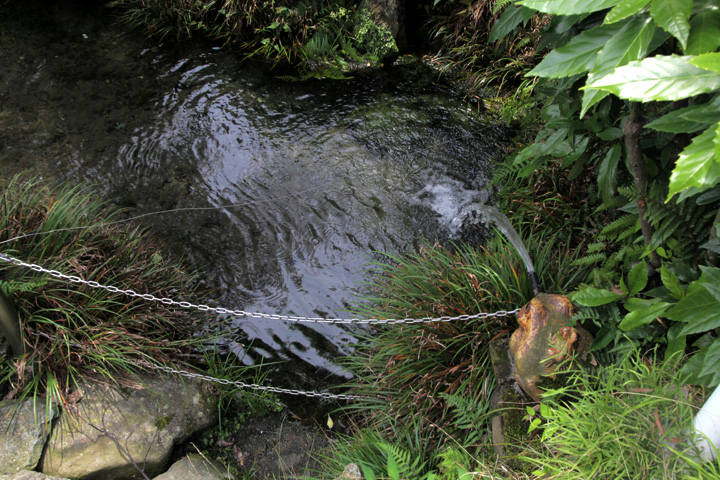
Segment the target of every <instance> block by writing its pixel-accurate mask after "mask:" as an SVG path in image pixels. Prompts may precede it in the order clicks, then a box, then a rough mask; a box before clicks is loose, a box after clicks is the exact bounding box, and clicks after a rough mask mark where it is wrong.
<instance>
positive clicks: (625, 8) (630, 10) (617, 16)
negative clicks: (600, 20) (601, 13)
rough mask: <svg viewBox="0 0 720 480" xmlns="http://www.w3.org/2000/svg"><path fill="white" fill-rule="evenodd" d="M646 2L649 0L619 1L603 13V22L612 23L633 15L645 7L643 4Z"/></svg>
mask: <svg viewBox="0 0 720 480" xmlns="http://www.w3.org/2000/svg"><path fill="white" fill-rule="evenodd" d="M648 3H650V0H625V1H624V2H620V3H618V4H617V5H615V6H614V7H613V8H612V10H610V11H609V12H608V13H607V15H605V23H614V22H617V21H619V20H622V19H623V18H627V17H629V16H631V15H635V14H636V13H638V12H639V11H640V10H642V9H643V8H645V5H647V4H648Z"/></svg>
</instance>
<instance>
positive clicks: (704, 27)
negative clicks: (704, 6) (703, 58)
mask: <svg viewBox="0 0 720 480" xmlns="http://www.w3.org/2000/svg"><path fill="white" fill-rule="evenodd" d="M718 47H720V12H718V11H717V10H704V11H702V12H699V13H698V14H697V15H695V16H694V17H693V18H691V19H690V36H689V37H688V42H687V47H686V48H685V53H686V54H688V55H700V54H702V53H707V52H712V51H714V50H716V49H717V48H718Z"/></svg>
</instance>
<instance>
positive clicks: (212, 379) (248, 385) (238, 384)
mask: <svg viewBox="0 0 720 480" xmlns="http://www.w3.org/2000/svg"><path fill="white" fill-rule="evenodd" d="M32 333H33V334H34V335H40V336H42V337H45V338H47V339H49V340H54V339H55V337H54V336H53V335H50V334H47V333H45V332H36V331H33V332H32ZM67 343H68V345H71V346H73V347H76V348H80V349H83V350H84V349H86V348H87V347H86V346H84V345H81V344H79V343H75V342H67ZM135 364H136V365H140V366H142V367H147V368H150V369H152V370H160V371H161V372H165V373H171V374H176V375H182V376H183V377H188V378H197V379H198V380H202V381H204V382H210V383H218V384H220V385H233V386H235V387H238V388H249V389H251V390H260V391H265V392H272V393H285V394H288V395H297V396H304V397H310V398H329V399H335V400H358V399H361V398H369V397H365V396H362V395H347V394H344V393H328V392H314V391H307V390H294V389H290V388H279V387H268V386H265V385H258V384H256V383H245V382H240V381H233V380H228V379H226V378H217V377H212V376H210V375H203V374H201V373H193V372H188V371H187V370H177V369H175V368H172V367H166V366H164V365H156V364H154V363H150V362H146V361H143V360H138V361H136V362H135ZM373 398H375V397H373ZM376 398H380V397H376Z"/></svg>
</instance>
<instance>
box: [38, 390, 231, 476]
mask: <svg viewBox="0 0 720 480" xmlns="http://www.w3.org/2000/svg"><path fill="white" fill-rule="evenodd" d="M207 392H208V389H207V386H206V385H204V384H202V383H200V382H199V381H191V380H189V379H184V380H183V381H180V380H178V379H176V378H174V377H149V378H146V379H144V381H143V384H142V387H141V388H135V389H131V388H122V389H118V388H115V387H110V386H107V385H99V384H92V385H88V386H86V387H84V388H83V398H82V400H81V401H80V402H79V403H78V404H76V405H75V406H74V408H73V409H74V410H75V411H74V412H70V414H67V413H66V414H65V415H63V417H62V418H61V421H60V423H59V424H58V425H57V426H56V427H55V429H54V430H53V433H52V436H51V438H50V440H49V441H48V446H47V451H46V453H45V455H44V456H43V460H42V462H41V463H42V465H41V467H42V468H41V471H42V472H44V473H46V474H50V475H57V476H63V477H70V478H83V479H84V480H95V479H97V480H99V479H102V480H116V479H122V480H127V479H130V478H141V475H140V473H139V471H138V469H142V471H143V472H144V473H145V474H146V475H148V476H150V477H151V476H153V475H157V474H159V473H161V472H162V471H164V470H165V469H166V467H167V464H168V462H169V459H170V454H171V451H172V448H173V446H175V445H176V444H179V443H181V442H183V441H184V440H186V439H187V438H188V437H189V436H190V435H192V434H193V433H195V432H197V431H200V430H203V429H205V428H207V427H209V426H211V425H212V424H213V423H214V422H216V420H217V416H216V408H215V407H216V404H215V402H214V399H213V397H212V396H211V395H210V394H209V393H207ZM133 461H134V462H135V464H136V465H137V467H136V466H134V465H133V464H132V462H133Z"/></svg>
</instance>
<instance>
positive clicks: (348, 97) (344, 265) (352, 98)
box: [0, 25, 502, 373]
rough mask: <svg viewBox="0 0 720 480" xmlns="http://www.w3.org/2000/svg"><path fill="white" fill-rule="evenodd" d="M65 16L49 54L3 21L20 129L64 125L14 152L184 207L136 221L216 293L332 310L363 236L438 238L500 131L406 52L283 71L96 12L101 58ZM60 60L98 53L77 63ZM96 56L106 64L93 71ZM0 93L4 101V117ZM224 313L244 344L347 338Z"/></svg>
mask: <svg viewBox="0 0 720 480" xmlns="http://www.w3.org/2000/svg"><path fill="white" fill-rule="evenodd" d="M14 28H26V29H30V30H32V26H25V27H22V26H17V25H15V26H14ZM67 28H69V29H70V31H69V32H64V34H65V37H64V38H63V42H65V45H66V48H65V49H64V52H65V53H64V55H65V56H64V57H62V58H58V57H57V56H52V55H51V56H50V57H47V47H46V46H44V45H43V41H45V42H52V41H53V39H52V38H50V37H51V36H52V35H57V32H55V31H53V30H48V29H46V30H45V32H50V33H43V32H42V31H40V32H39V31H34V30H32V31H30V33H26V34H24V35H23V33H22V32H21V31H16V32H14V34H15V36H16V38H20V39H26V40H27V42H26V44H24V45H23V48H22V53H21V52H20V49H18V48H13V47H8V45H7V44H5V43H3V44H2V47H1V48H0V61H3V63H4V64H5V65H9V70H8V73H6V74H4V77H3V80H4V81H3V82H2V89H3V90H2V95H3V96H4V97H7V98H12V99H13V101H12V102H11V104H12V105H13V106H15V105H17V108H18V109H19V108H21V106H22V103H23V102H30V104H29V105H25V106H24V107H22V108H25V111H27V110H28V109H34V110H35V111H36V115H37V118H38V120H37V122H36V123H33V124H30V123H27V124H26V126H27V130H28V132H29V135H30V136H32V137H34V138H41V137H42V136H43V135H47V134H48V133H47V130H48V129H55V130H58V131H61V129H63V128H64V129H65V130H66V132H67V133H64V134H62V133H60V134H58V135H59V136H58V141H56V142H50V143H49V144H48V145H47V146H46V147H45V148H38V149H35V150H32V151H29V152H28V153H27V154H25V156H22V155H21V157H20V160H19V163H22V162H23V161H25V162H31V161H33V159H36V158H35V157H33V155H35V156H36V157H41V156H44V158H45V162H46V163H44V165H46V167H45V168H46V171H47V170H53V169H55V170H56V173H55V174H56V176H57V177H58V178H63V179H68V180H70V181H73V182H93V183H96V184H98V185H99V186H100V188H101V190H102V193H103V195H105V196H107V197H108V198H110V199H111V200H112V201H113V202H114V203H116V204H117V205H120V206H124V207H131V208H133V209H136V211H138V212H139V213H145V212H150V211H156V210H166V209H174V208H182V209H190V210H183V211H181V212H177V213H174V214H165V215H160V216H154V217H149V218H148V220H147V223H148V224H149V225H151V226H152V227H153V230H154V231H155V232H156V233H157V234H159V235H160V236H161V237H163V238H164V239H166V240H167V241H168V242H169V243H170V244H171V245H172V247H173V248H174V249H176V251H178V252H181V253H183V254H186V255H187V256H188V257H189V258H190V259H191V260H193V261H194V262H195V263H196V264H197V265H198V266H199V267H200V269H201V271H202V272H203V274H204V278H205V281H206V282H207V284H208V285H209V286H211V287H213V288H214V289H215V292H216V298H215V299H216V301H217V302H218V304H221V305H223V306H225V307H228V308H233V309H235V308H240V309H243V310H246V311H262V312H268V313H280V314H288V315H302V316H306V315H307V316H334V317H347V316H348V315H349V314H348V313H346V311H345V310H346V309H347V308H348V307H349V302H351V301H353V298H354V297H353V295H354V293H355V292H357V291H358V290H359V289H360V288H361V285H362V282H363V281H364V280H365V275H364V273H365V265H366V264H367V262H368V260H369V258H370V257H371V255H372V252H373V251H378V250H380V251H383V250H384V251H398V250H404V249H407V248H408V246H409V245H411V244H412V243H413V242H414V241H417V239H418V238H428V239H431V240H434V239H436V238H438V239H447V238H448V236H449V235H450V233H451V231H450V227H451V221H452V219H453V218H455V217H456V216H457V213H458V211H459V210H460V208H461V207H462V206H463V205H465V204H468V203H470V202H477V201H484V200H486V197H487V193H486V192H485V191H484V189H485V187H486V183H487V178H486V175H485V173H484V172H485V171H486V169H487V168H488V166H489V161H490V159H491V158H492V157H493V156H494V155H496V154H497V153H498V148H499V147H498V146H497V144H498V142H500V141H501V140H500V139H501V138H502V137H501V132H500V131H499V129H498V128H497V127H493V126H488V125H484V124H482V123H481V122H480V121H479V120H478V119H477V118H475V117H474V116H473V115H472V114H471V113H470V112H469V111H468V110H467V109H466V107H465V105H464V104H463V102H462V100H461V99H460V98H458V97H457V96H456V95H454V94H452V93H451V92H449V91H448V90H446V89H443V88H441V87H439V86H437V85H435V84H434V79H435V76H434V75H433V74H432V73H430V75H429V76H428V72H427V71H425V70H424V68H422V67H421V66H420V65H418V64H417V63H409V64H407V65H405V66H400V67H397V68H396V69H394V70H393V71H390V72H385V71H383V72H373V73H364V74H363V73H360V74H358V75H357V77H356V78H355V79H353V80H350V81H342V82H341V81H310V82H302V83H300V82H296V83H287V82H283V81H280V80H277V79H275V78H274V77H273V75H272V73H273V72H266V71H263V70H260V69H253V68H252V67H251V66H250V65H248V64H246V63H241V62H239V61H238V60H237V58H235V57H234V56H233V55H232V54H231V53H226V52H223V51H219V50H213V49H209V48H196V49H191V50H185V51H182V52H178V51H170V50H164V49H161V48H155V49H148V48H146V47H145V46H143V45H142V43H141V42H140V41H139V40H137V39H132V38H129V37H127V34H122V33H119V32H118V31H116V30H114V29H113V28H109V27H108V26H107V25H105V26H104V28H97V29H96V30H94V31H92V30H90V32H91V35H89V37H90V38H93V36H94V38H95V42H96V47H97V48H104V49H112V55H110V56H109V55H108V53H107V52H106V51H105V52H104V54H103V55H100V54H99V53H98V52H95V51H92V50H88V49H87V42H86V43H82V42H84V41H85V40H84V37H83V36H82V35H80V31H79V30H77V31H75V30H73V29H72V28H70V27H67ZM78 28H80V27H78ZM87 28H90V27H87ZM87 28H86V30H87ZM42 35H46V37H42ZM43 38H45V40H43ZM118 39H119V40H118ZM75 43H77V45H78V46H77V48H76V49H77V50H78V51H79V52H82V57H81V58H78V57H76V56H73V55H74V53H73V52H74V51H75V50H76V49H75V48H73V45H74V44H75ZM20 55H22V57H23V58H22V60H21V59H20V58H19V57H20ZM70 57H72V62H73V64H74V65H85V64H84V63H83V62H102V65H98V64H95V65H93V66H83V67H82V68H79V71H80V72H82V75H83V77H82V78H78V77H77V76H75V75H73V72H72V71H71V70H72V69H70V70H69V69H68V68H67V64H68V62H69V61H70V60H69V58H70ZM109 57H110V58H109ZM108 62H109V63H108ZM112 62H115V63H112ZM41 64H42V67H40V66H39V65H41ZM29 70H32V72H30V71H29ZM108 70H109V71H112V72H116V73H117V74H118V76H117V77H110V78H104V76H103V74H102V72H105V71H108ZM93 72H95V73H93ZM118 72H121V73H118ZM29 73H33V74H34V75H36V77H37V78H36V80H33V81H34V82H35V85H42V88H43V89H47V90H48V94H47V95H46V96H44V97H43V102H44V105H37V104H33V102H32V100H29V99H28V98H27V97H24V99H23V98H20V96H22V95H25V94H26V93H27V91H28V90H29V89H31V88H32V86H29V83H27V82H25V80H22V79H23V78H25V79H26V78H27V77H26V75H27V74H29ZM94 75H96V76H94ZM118 78H119V80H118ZM123 79H124V80H123ZM68 98H75V99H82V101H69V100H68ZM13 106H11V107H6V108H5V110H4V111H3V113H4V114H6V115H14V114H17V112H15V111H12V110H11V108H15V107H13ZM0 108H3V107H0ZM49 111H51V112H52V113H48V112H49ZM0 115H2V113H0ZM108 117H110V119H108ZM0 118H3V117H2V116H0ZM58 118H60V120H58ZM99 124H100V125H102V126H99ZM42 138H44V137H42ZM6 147H7V142H6ZM7 151H8V150H7V148H6V149H5V150H3V152H2V155H3V157H4V158H0V162H7V161H8V156H7ZM208 207H216V209H215V210H209V209H208ZM193 208H195V209H196V210H192V209H193ZM233 321H234V322H235V324H236V325H237V327H238V328H239V329H240V330H242V331H243V332H245V333H246V334H247V335H248V337H249V339H250V340H254V346H255V347H256V350H255V351H256V352H264V353H265V354H267V355H268V356H270V357H273V356H276V355H277V356H279V358H294V359H299V360H302V361H304V362H308V363H309V364H311V365H312V366H314V367H319V368H323V369H328V370H330V371H334V372H337V373H342V372H340V371H339V368H338V367H336V366H335V365H334V362H333V356H334V355H336V354H337V353H343V352H346V351H347V345H348V343H349V342H352V341H353V337H352V335H351V333H349V332H348V331H347V330H345V329H344V328H342V327H339V326H335V325H316V324H303V325H299V324H293V323H284V322H279V321H274V320H262V319H234V320H233Z"/></svg>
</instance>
